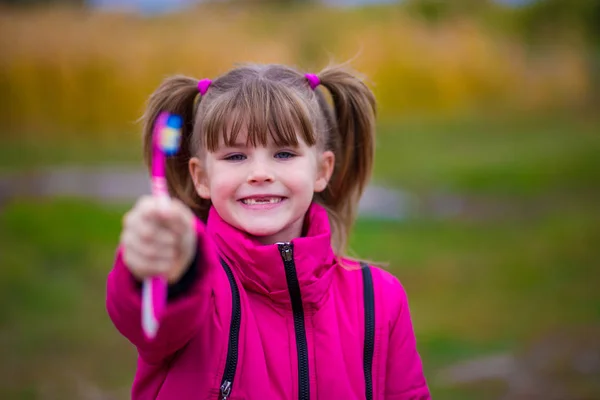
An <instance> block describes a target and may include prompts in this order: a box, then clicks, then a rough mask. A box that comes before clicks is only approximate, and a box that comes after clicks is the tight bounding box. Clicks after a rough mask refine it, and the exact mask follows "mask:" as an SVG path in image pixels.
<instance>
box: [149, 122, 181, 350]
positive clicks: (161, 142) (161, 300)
mask: <svg viewBox="0 0 600 400" xmlns="http://www.w3.org/2000/svg"><path fill="white" fill-rule="evenodd" d="M182 123H183V121H182V120H181V117H180V116H178V115H175V114H169V113H167V112H162V113H160V114H159V115H158V118H157V119H156V122H155V124H154V130H153V132H152V195H154V196H155V197H157V198H159V199H160V204H161V205H163V206H166V205H167V204H168V202H169V191H168V189H167V179H166V177H165V164H166V157H168V156H171V155H173V154H175V153H176V152H177V150H178V149H179V144H180V141H181V126H182ZM166 303H167V281H166V279H165V278H164V277H162V276H155V277H151V278H146V279H145V280H144V283H143V286H142V329H143V331H144V334H145V335H146V338H148V339H149V340H152V339H153V338H154V337H155V336H156V333H157V331H158V327H159V323H160V318H161V316H162V314H163V312H164V310H165V307H166Z"/></svg>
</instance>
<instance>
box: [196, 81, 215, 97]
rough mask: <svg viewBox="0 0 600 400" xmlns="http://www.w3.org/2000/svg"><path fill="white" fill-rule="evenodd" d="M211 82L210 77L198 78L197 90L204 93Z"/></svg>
mask: <svg viewBox="0 0 600 400" xmlns="http://www.w3.org/2000/svg"><path fill="white" fill-rule="evenodd" d="M211 83H212V81H211V80H210V79H200V80H199V81H198V91H199V92H200V94H201V95H202V96H204V95H205V94H206V91H207V90H208V88H209V86H210V84H211Z"/></svg>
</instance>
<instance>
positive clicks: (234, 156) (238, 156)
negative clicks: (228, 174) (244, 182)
mask: <svg viewBox="0 0 600 400" xmlns="http://www.w3.org/2000/svg"><path fill="white" fill-rule="evenodd" d="M245 159H246V156H245V155H243V154H231V155H228V156H226V157H225V160H227V161H243V160H245Z"/></svg>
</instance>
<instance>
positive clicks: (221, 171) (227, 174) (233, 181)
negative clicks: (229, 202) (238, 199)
mask: <svg viewBox="0 0 600 400" xmlns="http://www.w3.org/2000/svg"><path fill="white" fill-rule="evenodd" d="M237 175H238V174H236V173H235V171H233V170H230V169H225V168H215V169H213V171H212V175H211V179H210V190H211V192H212V196H213V198H223V197H228V196H231V195H232V194H234V193H235V191H236V190H237V187H238V186H239V177H238V176H237Z"/></svg>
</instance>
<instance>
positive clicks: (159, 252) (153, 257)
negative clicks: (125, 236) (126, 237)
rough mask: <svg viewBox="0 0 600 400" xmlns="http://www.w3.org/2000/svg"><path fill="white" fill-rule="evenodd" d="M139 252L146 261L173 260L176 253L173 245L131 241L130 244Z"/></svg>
mask: <svg viewBox="0 0 600 400" xmlns="http://www.w3.org/2000/svg"><path fill="white" fill-rule="evenodd" d="M130 248H131V249H134V250H135V251H136V252H137V253H138V254H140V255H141V256H142V257H143V258H144V260H145V261H146V262H147V263H157V262H169V263H171V262H173V260H174V259H175V257H176V255H177V250H176V249H175V246H158V245H155V244H150V245H149V244H148V243H145V242H135V241H134V242H133V243H132V244H131V246H130Z"/></svg>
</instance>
